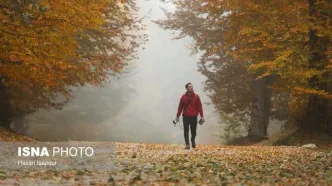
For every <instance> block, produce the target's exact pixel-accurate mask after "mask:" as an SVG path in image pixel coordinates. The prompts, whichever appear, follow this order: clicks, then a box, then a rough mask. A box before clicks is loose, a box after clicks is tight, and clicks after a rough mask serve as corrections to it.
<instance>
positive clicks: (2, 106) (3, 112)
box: [0, 77, 10, 129]
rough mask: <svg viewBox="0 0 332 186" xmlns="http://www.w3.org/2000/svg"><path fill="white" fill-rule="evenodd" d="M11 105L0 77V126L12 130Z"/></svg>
mask: <svg viewBox="0 0 332 186" xmlns="http://www.w3.org/2000/svg"><path fill="white" fill-rule="evenodd" d="M9 118H10V104H9V99H8V95H7V94H6V92H5V87H4V86H3V85H2V77H0V126H1V127H4V128H6V129H10V123H9Z"/></svg>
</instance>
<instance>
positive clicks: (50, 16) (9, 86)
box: [0, 0, 145, 111]
mask: <svg viewBox="0 0 332 186" xmlns="http://www.w3.org/2000/svg"><path fill="white" fill-rule="evenodd" d="M142 28H143V27H142V25H141V22H140V20H139V19H138V17H137V15H136V7H135V4H134V3H133V2H132V1H120V0H112V1H110V0H98V1H97V0H80V1H68V0H37V1H32V0H28V1H16V0H14V1H12V0H0V84H1V85H2V87H3V89H4V91H5V93H6V95H7V96H8V97H9V100H10V105H11V107H12V108H13V109H21V110H25V111H33V110H35V109H37V108H40V107H44V108H47V107H60V106H61V105H63V104H64V103H66V102H67V101H68V100H69V98H70V87H71V86H78V85H84V84H87V83H88V84H94V85H100V84H101V83H102V82H104V81H105V80H107V79H108V78H109V77H110V75H112V74H114V73H117V72H120V71H121V69H122V68H123V67H124V66H125V65H126V63H127V62H128V61H129V60H130V59H133V58H135V51H136V48H137V47H138V46H139V44H140V43H142V42H144V40H145V37H144V36H143V35H142V34H140V33H139V31H140V30H142Z"/></svg>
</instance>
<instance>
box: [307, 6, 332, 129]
mask: <svg viewBox="0 0 332 186" xmlns="http://www.w3.org/2000/svg"><path fill="white" fill-rule="evenodd" d="M308 3H309V15H310V16H316V15H317V12H318V11H317V9H316V8H315V3H316V0H308ZM328 44H329V40H328V38H326V37H318V36H317V35H316V31H315V30H313V29H312V30H310V31H309V50H310V58H309V67H310V68H312V69H315V70H319V71H322V70H323V69H324V68H325V66H326V64H327V63H328V59H327V56H326V51H327V48H328ZM328 78H329V74H324V75H323V77H321V78H319V77H316V76H315V77H312V78H310V80H309V86H310V87H311V88H314V89H319V90H325V91H327V92H329V86H331V85H328V83H327V82H328V81H327V79H328ZM330 112H331V104H330V100H327V99H325V98H323V97H321V96H318V95H310V96H309V100H308V113H307V116H308V118H307V120H306V122H305V123H303V125H304V126H305V127H307V128H312V129H318V130H325V131H329V130H332V129H331V126H330V125H332V123H331V122H332V121H330V120H331V113H330Z"/></svg>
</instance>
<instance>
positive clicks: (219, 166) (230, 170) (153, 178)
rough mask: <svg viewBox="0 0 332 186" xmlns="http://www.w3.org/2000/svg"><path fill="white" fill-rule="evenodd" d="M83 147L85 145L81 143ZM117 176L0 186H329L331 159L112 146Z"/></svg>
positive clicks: (269, 149)
mask: <svg viewBox="0 0 332 186" xmlns="http://www.w3.org/2000/svg"><path fill="white" fill-rule="evenodd" d="M82 144H84V142H82ZM116 165H117V169H115V170H105V171H102V170H100V171H89V170H66V171H29V172H24V171H23V170H22V171H4V170H2V171H1V170H0V178H1V179H0V184H1V183H3V184H6V185H7V184H9V185H11V184H16V185H17V184H20V185H26V184H27V185H33V184H37V183H38V184H60V185H332V153H330V151H329V152H317V151H313V150H310V149H304V148H300V147H295V146H222V145H221V146H218V145H197V148H196V149H191V150H184V146H183V145H166V144H137V143H117V144H116Z"/></svg>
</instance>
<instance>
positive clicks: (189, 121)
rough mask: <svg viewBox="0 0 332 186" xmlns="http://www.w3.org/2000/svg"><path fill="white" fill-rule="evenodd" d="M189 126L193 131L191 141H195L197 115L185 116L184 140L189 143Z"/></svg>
mask: <svg viewBox="0 0 332 186" xmlns="http://www.w3.org/2000/svg"><path fill="white" fill-rule="evenodd" d="M189 127H190V131H191V142H192V143H195V137H196V128H197V116H183V129H184V140H185V142H186V145H189Z"/></svg>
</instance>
